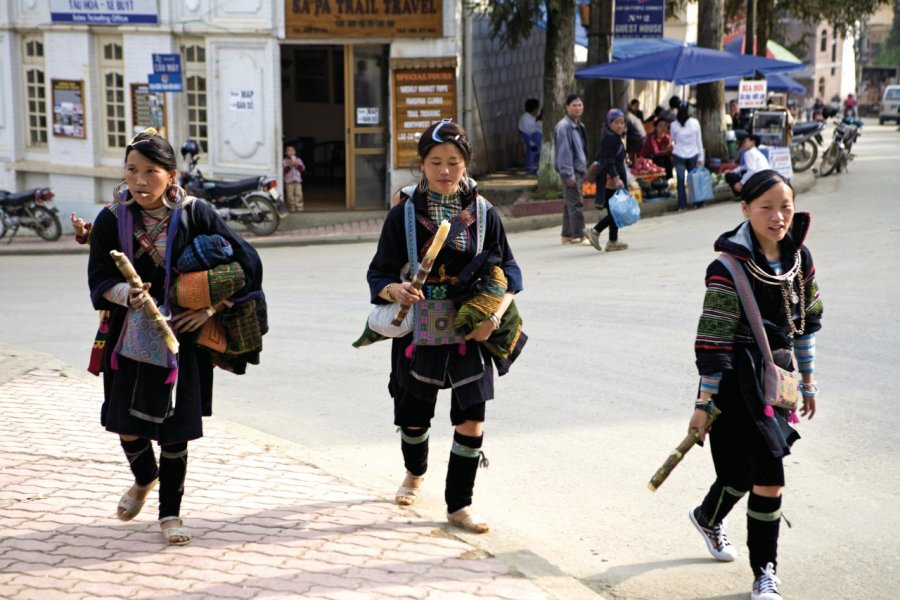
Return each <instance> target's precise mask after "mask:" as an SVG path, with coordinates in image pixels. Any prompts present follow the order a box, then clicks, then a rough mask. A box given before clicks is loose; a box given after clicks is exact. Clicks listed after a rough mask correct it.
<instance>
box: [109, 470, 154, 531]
mask: <svg viewBox="0 0 900 600" xmlns="http://www.w3.org/2000/svg"><path fill="white" fill-rule="evenodd" d="M158 481H159V479H154V480H153V481H151V482H150V483H148V484H147V485H144V486H140V485H137V484H135V485H132V486H131V487H130V488H128V491H126V492H125V493H124V494H122V497H121V498H119V505H118V506H117V507H116V516H117V517H119V520H121V521H130V520H132V519H133V518H135V517H136V516H138V514H139V513H140V512H141V509H142V508H144V503H145V502H146V501H147V496H149V495H150V492H151V490H153V488H154V486H156V483H157V482H158ZM132 488H136V489H137V493H138V497H137V498H135V497H133V496H131V495H129V494H128V492H130V491H131V489H132Z"/></svg>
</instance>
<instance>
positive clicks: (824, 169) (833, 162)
mask: <svg viewBox="0 0 900 600" xmlns="http://www.w3.org/2000/svg"><path fill="white" fill-rule="evenodd" d="M840 157H841V150H840V148H838V146H837V144H831V145H830V146H828V149H827V150H826V151H825V153H824V154H822V165H821V166H820V167H819V175H822V176H825V175H831V172H832V171H834V168H835V167H836V166H837V164H838V161H839V159H840Z"/></svg>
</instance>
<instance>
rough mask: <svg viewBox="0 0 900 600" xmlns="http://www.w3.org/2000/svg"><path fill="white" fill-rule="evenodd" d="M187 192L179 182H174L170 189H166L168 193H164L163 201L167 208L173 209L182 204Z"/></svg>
mask: <svg viewBox="0 0 900 600" xmlns="http://www.w3.org/2000/svg"><path fill="white" fill-rule="evenodd" d="M185 195H186V193H185V191H184V188H183V187H181V186H180V185H178V184H177V183H172V184H171V185H170V186H169V189H167V190H166V193H165V194H163V197H162V203H163V205H164V206H165V207H166V208H169V209H172V208H175V207H176V206H178V205H179V204H181V201H182V200H184V197H185Z"/></svg>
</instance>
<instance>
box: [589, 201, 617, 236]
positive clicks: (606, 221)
mask: <svg viewBox="0 0 900 600" xmlns="http://www.w3.org/2000/svg"><path fill="white" fill-rule="evenodd" d="M615 193H616V190H614V189H613V190H610V189H604V190H603V198H604V202H603V206H605V207H606V216H605V217H603V218H602V219H600V220H599V221H597V224H596V225H594V230H595V231H596V232H597V233H600V232H601V231H603V230H604V229H606V228H607V227H609V241H611V242H615V241H617V240H618V239H619V228H618V227H616V222H615V220H614V219H613V218H612V213H610V212H609V199H610V198H612V197H613V194H615ZM597 208H601V207H599V206H598V207H597Z"/></svg>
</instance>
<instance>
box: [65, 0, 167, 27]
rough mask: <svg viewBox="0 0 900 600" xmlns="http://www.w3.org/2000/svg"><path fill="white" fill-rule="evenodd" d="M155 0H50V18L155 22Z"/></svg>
mask: <svg viewBox="0 0 900 600" xmlns="http://www.w3.org/2000/svg"><path fill="white" fill-rule="evenodd" d="M156 2H157V0H50V21H51V22H53V23H78V24H81V25H132V24H144V25H158V24H159V10H158V9H157V6H156Z"/></svg>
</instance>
